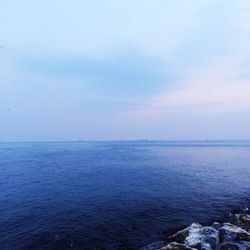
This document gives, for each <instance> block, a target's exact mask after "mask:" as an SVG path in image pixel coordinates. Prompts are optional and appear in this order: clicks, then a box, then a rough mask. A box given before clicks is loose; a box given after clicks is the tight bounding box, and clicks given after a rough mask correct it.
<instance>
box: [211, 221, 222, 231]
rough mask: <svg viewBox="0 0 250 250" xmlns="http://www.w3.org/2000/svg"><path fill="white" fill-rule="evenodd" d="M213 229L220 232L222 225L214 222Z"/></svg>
mask: <svg viewBox="0 0 250 250" xmlns="http://www.w3.org/2000/svg"><path fill="white" fill-rule="evenodd" d="M212 227H213V228H215V229H216V230H218V229H219V228H220V227H221V223H219V222H213V225H212Z"/></svg>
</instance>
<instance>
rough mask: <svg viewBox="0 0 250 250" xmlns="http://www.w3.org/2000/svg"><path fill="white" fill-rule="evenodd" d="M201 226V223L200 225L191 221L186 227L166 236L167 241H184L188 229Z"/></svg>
mask: <svg viewBox="0 0 250 250" xmlns="http://www.w3.org/2000/svg"><path fill="white" fill-rule="evenodd" d="M201 227H202V225H200V224H198V223H193V224H191V225H190V226H189V227H186V228H184V229H183V230H181V231H178V232H177V233H175V234H174V235H171V236H170V237H168V241H170V242H171V241H174V242H178V243H184V241H185V239H186V238H187V237H188V235H189V231H190V230H192V229H197V228H201Z"/></svg>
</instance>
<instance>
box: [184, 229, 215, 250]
mask: <svg viewBox="0 0 250 250" xmlns="http://www.w3.org/2000/svg"><path fill="white" fill-rule="evenodd" d="M218 244H219V233H218V230H216V229H215V228H213V227H193V228H190V229H189V234H188V237H186V239H185V245H187V246H189V247H196V248H199V249H203V250H211V249H215V248H216V247H217V245H218Z"/></svg>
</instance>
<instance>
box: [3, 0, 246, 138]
mask: <svg viewBox="0 0 250 250" xmlns="http://www.w3.org/2000/svg"><path fill="white" fill-rule="evenodd" d="M249 44H250V2H249V1H248V0H188V1H187V0H175V1H168V0H154V1H151V0H126V1H117V0H105V1H102V0H71V1H68V0H60V1H59V0H53V1H51V0H43V1H39V0H38V1H33V0H22V1H19V0H2V1H1V8H0V141H66V140H135V139H152V140H217V139H250V46H249Z"/></svg>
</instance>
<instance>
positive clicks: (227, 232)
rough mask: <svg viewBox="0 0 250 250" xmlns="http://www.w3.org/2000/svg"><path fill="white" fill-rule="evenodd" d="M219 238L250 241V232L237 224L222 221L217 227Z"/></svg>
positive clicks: (225, 240) (222, 240)
mask: <svg viewBox="0 0 250 250" xmlns="http://www.w3.org/2000/svg"><path fill="white" fill-rule="evenodd" d="M219 239H220V241H221V242H227V241H234V240H244V241H250V234H249V233H248V232H247V231H246V230H244V229H242V228H240V227H238V226H235V225H232V224H230V223H224V224H223V226H222V227H221V228H220V229H219Z"/></svg>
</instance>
